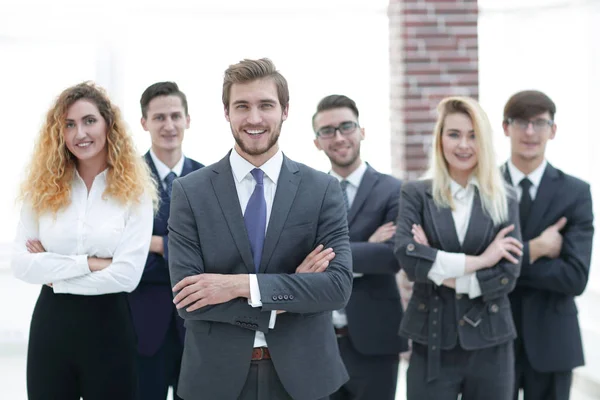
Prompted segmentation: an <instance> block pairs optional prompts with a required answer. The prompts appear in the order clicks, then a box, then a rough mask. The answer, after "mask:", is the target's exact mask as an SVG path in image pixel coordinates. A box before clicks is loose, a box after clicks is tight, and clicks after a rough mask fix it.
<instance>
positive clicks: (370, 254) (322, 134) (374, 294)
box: [312, 95, 407, 400]
mask: <svg viewBox="0 0 600 400" xmlns="http://www.w3.org/2000/svg"><path fill="white" fill-rule="evenodd" d="M312 122H313V128H314V131H315V134H316V137H315V140H314V143H315V146H316V147H317V149H319V150H323V152H324V153H325V154H326V155H327V157H328V158H329V161H330V162H331V172H330V174H331V175H333V176H334V177H335V178H337V180H338V181H339V182H340V185H341V187H342V195H343V198H344V203H345V206H346V209H347V210H348V228H349V231H350V248H351V249H352V262H353V270H354V284H353V289H352V295H351V297H350V301H349V302H348V304H347V306H346V308H345V309H343V310H339V311H334V312H333V325H334V329H335V332H336V336H337V337H338V345H339V349H340V354H341V355H342V359H343V360H344V364H345V365H346V369H347V370H348V374H349V375H350V380H349V381H348V382H347V383H346V384H344V386H342V387H341V388H340V390H338V391H337V392H336V393H334V394H333V395H332V396H331V400H346V399H348V400H349V399H353V400H363V399H364V400H372V399H378V400H393V399H394V398H395V393H396V382H397V379H398V360H399V353H400V352H402V351H404V350H406V349H407V343H406V340H405V339H403V338H401V337H400V336H398V329H399V326H400V320H401V318H402V305H401V301H400V295H399V293H398V286H397V284H396V280H395V275H396V273H397V272H398V270H399V269H400V266H399V264H398V261H397V260H396V259H395V257H394V252H393V241H392V240H391V239H392V237H393V235H394V233H395V230H396V228H395V225H394V221H395V220H396V217H397V214H398V200H399V196H400V181H399V180H397V179H395V178H393V177H391V176H389V175H384V174H381V173H379V172H377V171H375V169H373V168H372V167H371V166H369V165H368V164H366V163H365V162H364V161H362V160H361V157H360V142H361V141H362V140H363V139H364V137H365V130H364V128H361V127H360V126H359V123H358V108H357V107H356V104H355V102H354V101H353V100H352V99H350V98H348V97H346V96H342V95H331V96H327V97H325V98H324V99H322V100H321V101H320V102H319V104H318V106H317V112H316V113H315V115H314V116H313V120H312Z"/></svg>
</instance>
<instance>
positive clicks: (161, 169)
mask: <svg viewBox="0 0 600 400" xmlns="http://www.w3.org/2000/svg"><path fill="white" fill-rule="evenodd" d="M150 157H152V162H153V163H154V166H155V167H156V172H158V177H159V178H160V181H161V182H162V181H164V180H165V177H166V176H167V175H168V174H169V172H171V171H172V172H175V175H177V177H180V176H181V173H182V172H183V161H184V159H185V157H184V156H183V154H182V155H181V159H180V160H179V161H177V164H175V166H174V167H173V168H172V169H171V168H169V167H167V165H166V164H165V163H164V162H162V161H160V159H159V158H158V156H157V155H156V154H154V151H152V149H150Z"/></svg>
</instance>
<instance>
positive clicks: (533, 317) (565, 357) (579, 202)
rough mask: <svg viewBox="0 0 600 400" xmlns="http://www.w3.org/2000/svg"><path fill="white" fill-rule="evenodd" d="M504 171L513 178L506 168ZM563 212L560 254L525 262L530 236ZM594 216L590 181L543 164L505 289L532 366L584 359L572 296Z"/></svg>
mask: <svg viewBox="0 0 600 400" xmlns="http://www.w3.org/2000/svg"><path fill="white" fill-rule="evenodd" d="M504 176H505V178H506V180H507V181H508V182H509V183H512V182H511V179H510V174H509V172H508V168H505V169H504ZM563 216H564V217H566V218H567V225H566V226H565V228H564V229H563V231H562V232H561V234H562V235H563V246H562V249H561V252H560V256H559V257H558V258H556V259H550V258H546V257H544V258H540V259H539V260H537V261H536V262H535V263H533V264H530V263H529V240H531V239H534V238H535V237H537V236H539V235H540V234H541V233H542V232H543V231H544V229H546V228H547V227H548V226H550V225H552V224H554V223H556V221H558V220H559V219H560V218H561V217H563ZM593 220H594V213H593V211H592V196H591V193H590V185H588V184H587V183H585V182H583V181H581V180H579V179H577V178H575V177H573V176H570V175H567V174H565V173H564V172H562V171H561V170H559V169H556V168H554V167H553V166H552V165H550V164H548V165H547V167H546V170H545V171H544V175H543V176H542V180H541V182H540V186H539V188H538V191H537V194H536V197H535V200H534V202H533V205H532V207H531V213H530V215H529V217H528V219H527V223H526V225H525V230H524V231H523V241H524V244H525V248H524V254H523V266H522V269H521V276H520V277H519V279H518V280H517V288H516V289H515V291H514V292H513V293H511V295H510V300H511V303H512V307H513V313H514V318H515V324H516V326H517V332H518V334H519V336H520V337H521V339H522V341H523V345H524V347H525V350H526V351H525V353H526V354H527V357H528V359H529V362H530V363H531V365H532V367H533V368H534V369H535V370H536V371H539V372H558V371H569V370H572V369H573V368H575V367H578V366H580V365H583V363H584V359H583V346H582V343H581V333H580V330H579V321H578V318H577V307H576V305H575V296H579V295H580V294H581V293H583V291H584V289H585V287H586V285H587V282H588V276H589V272H590V261H591V254H592V241H593V236H594V226H593Z"/></svg>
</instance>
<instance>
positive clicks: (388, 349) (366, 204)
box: [346, 166, 408, 355]
mask: <svg viewBox="0 0 600 400" xmlns="http://www.w3.org/2000/svg"><path fill="white" fill-rule="evenodd" d="M399 196H400V181H399V180H398V179H396V178H394V177H392V176H389V175H384V174H381V173H379V172H377V171H375V170H374V169H373V168H372V167H370V166H369V167H367V170H366V172H365V174H364V175H363V178H362V181H361V183H360V186H359V187H358V191H357V193H356V197H355V199H354V202H353V203H352V207H351V208H350V210H349V211H348V229H349V231H350V248H351V249H352V264H353V269H354V272H357V273H361V274H364V275H363V276H362V277H359V278H355V279H354V285H353V288H352V296H351V297H350V301H349V302H348V305H347V306H346V315H347V318H348V336H349V337H350V340H351V341H352V344H353V345H354V347H355V348H356V349H357V350H358V351H359V352H360V353H362V354H366V355H382V354H398V353H400V352H401V351H404V350H406V349H407V348H408V346H407V341H406V339H404V338H402V337H400V336H398V329H399V327H400V321H401V319H402V305H401V302H400V294H399V292H398V285H397V284H396V277H395V275H396V273H397V272H398V271H399V270H400V265H399V264H398V260H396V257H395V256H394V245H393V240H390V241H389V242H386V243H368V240H369V237H370V236H371V235H372V234H373V232H375V231H376V230H377V228H378V227H380V226H381V225H383V224H385V223H386V222H390V221H392V222H393V221H395V220H396V217H397V216H398V198H399Z"/></svg>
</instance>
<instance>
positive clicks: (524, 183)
mask: <svg viewBox="0 0 600 400" xmlns="http://www.w3.org/2000/svg"><path fill="white" fill-rule="evenodd" d="M519 186H521V189H523V190H529V189H530V188H531V187H532V186H533V183H531V181H530V180H529V178H527V177H525V178H523V179H521V182H519Z"/></svg>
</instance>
